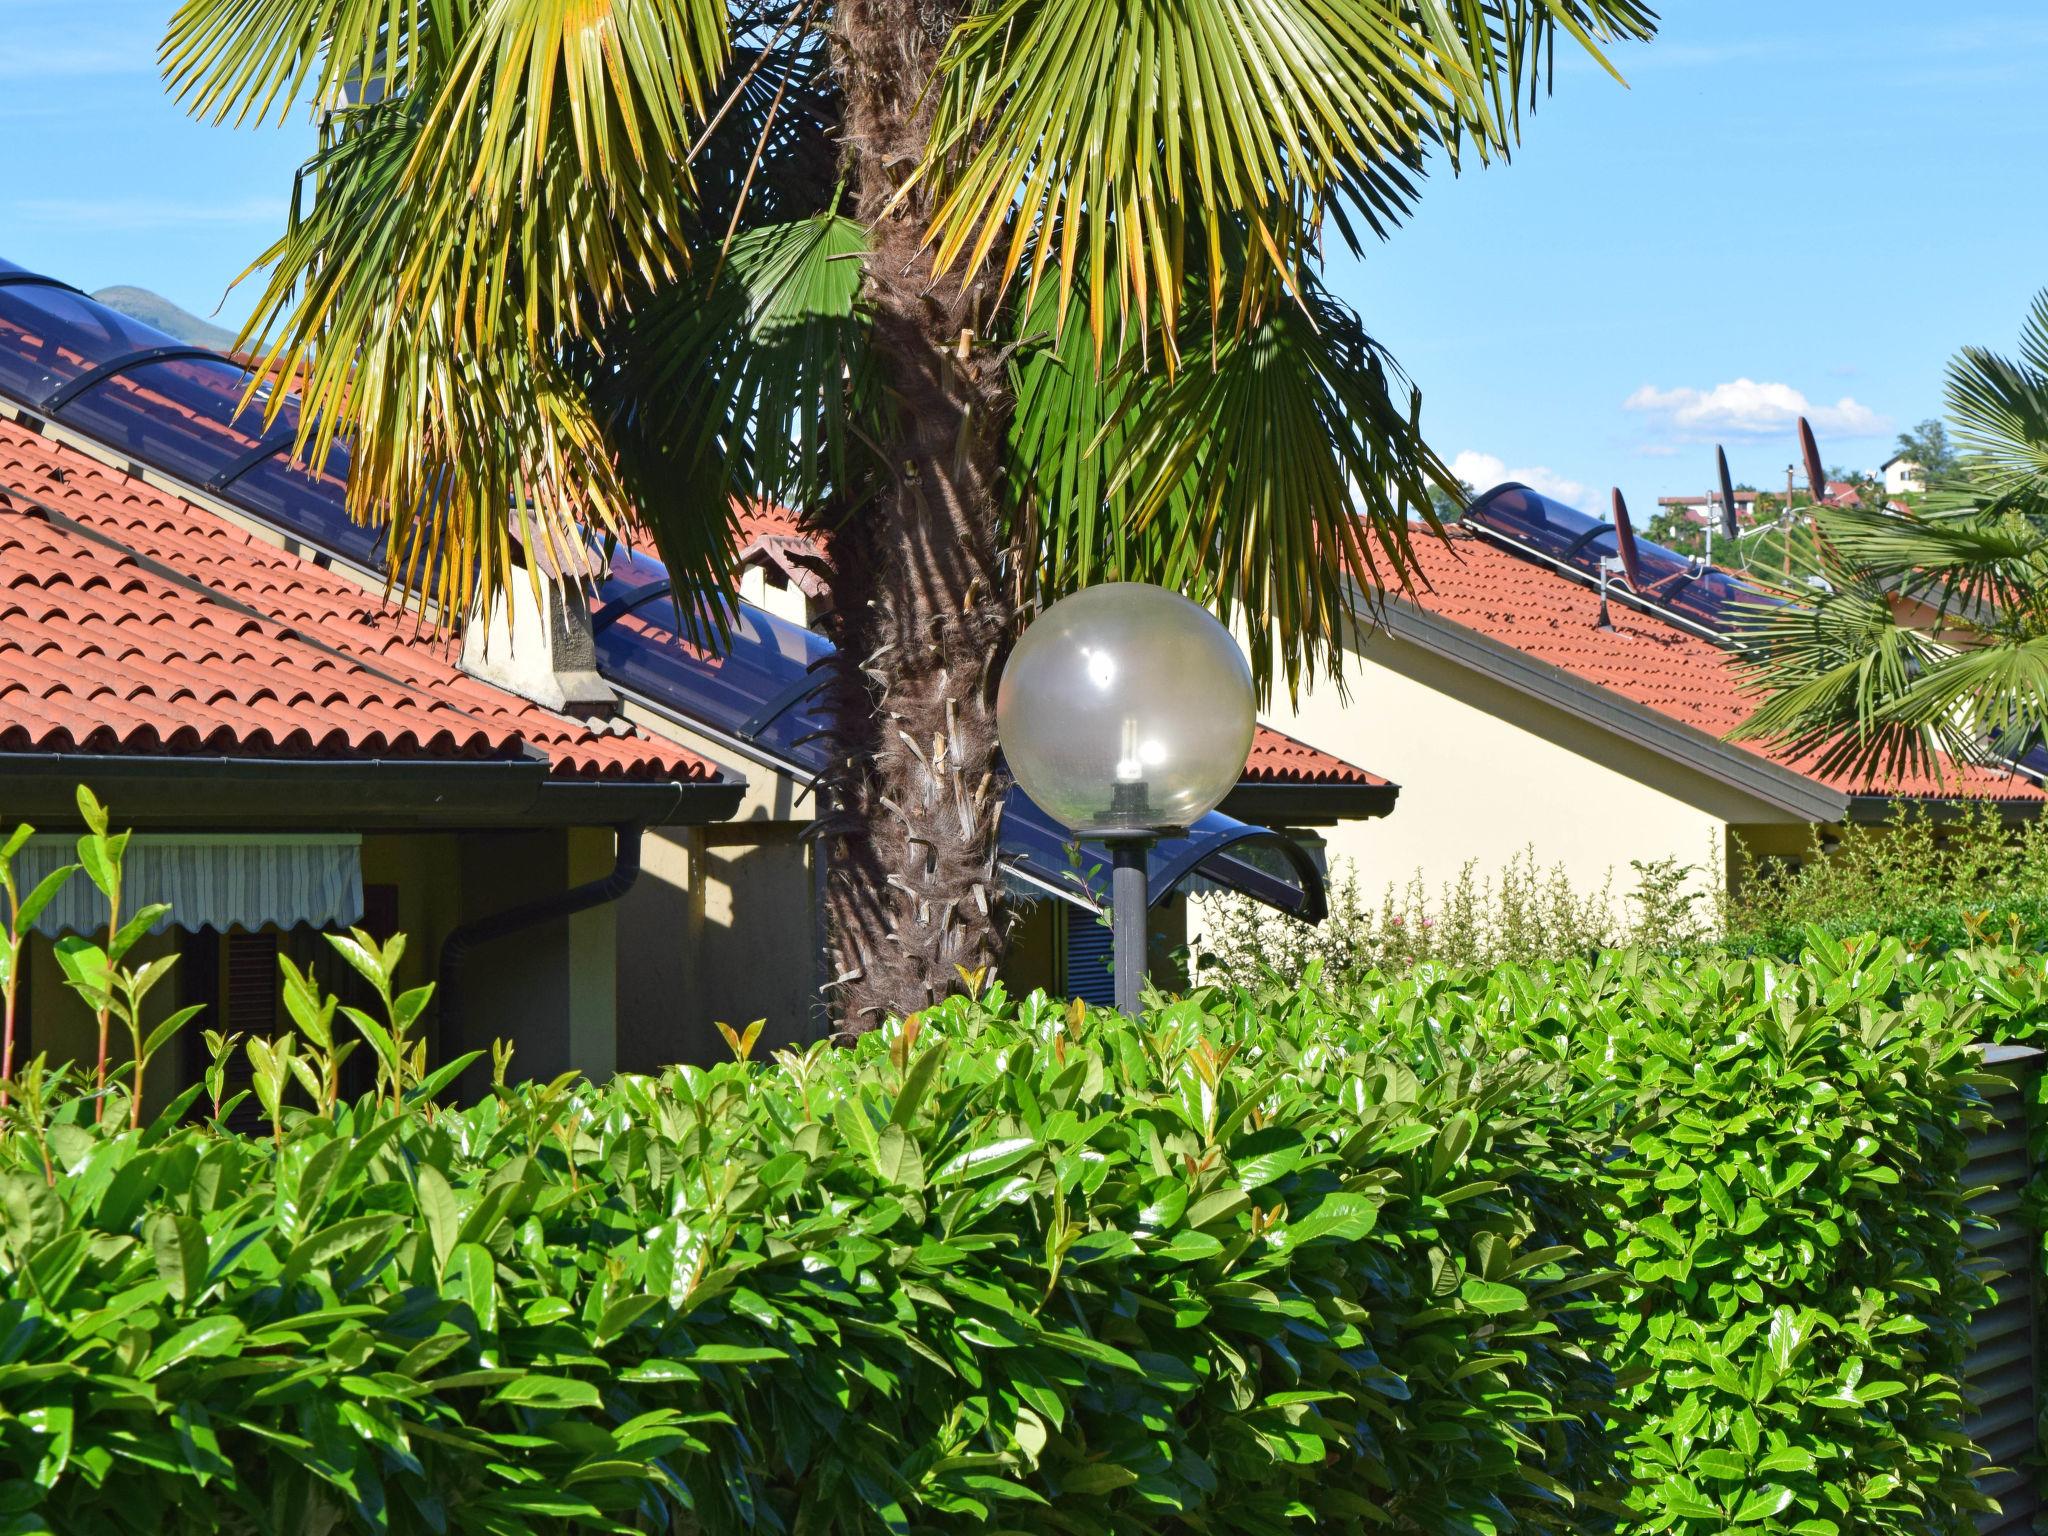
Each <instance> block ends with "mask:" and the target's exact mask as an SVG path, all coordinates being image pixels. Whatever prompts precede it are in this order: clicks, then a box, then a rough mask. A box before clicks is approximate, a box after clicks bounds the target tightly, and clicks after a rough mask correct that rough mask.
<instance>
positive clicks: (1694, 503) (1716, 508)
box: [1657, 491, 1762, 528]
mask: <svg viewBox="0 0 2048 1536" xmlns="http://www.w3.org/2000/svg"><path fill="white" fill-rule="evenodd" d="M1761 494H1762V493H1761V492H1759V491H1737V492H1736V493H1735V521H1736V523H1737V524H1738V525H1741V526H1747V525H1748V524H1750V523H1753V522H1755V521H1756V499H1757V497H1758V496H1759V495H1761ZM1657 505H1658V506H1660V507H1663V508H1666V509H1667V510H1669V511H1672V512H1675V513H1677V514H1679V515H1680V516H1682V517H1683V518H1684V519H1685V520H1686V521H1687V522H1688V523H1690V524H1692V525H1693V526H1694V527H1695V528H1704V527H1705V526H1706V524H1707V521H1708V519H1709V518H1712V519H1713V520H1714V522H1715V525H1716V526H1717V527H1718V526H1719V523H1720V517H1721V497H1720V494H1719V493H1718V492H1716V493H1715V494H1714V495H1711V496H1659V497H1658V498H1657Z"/></svg>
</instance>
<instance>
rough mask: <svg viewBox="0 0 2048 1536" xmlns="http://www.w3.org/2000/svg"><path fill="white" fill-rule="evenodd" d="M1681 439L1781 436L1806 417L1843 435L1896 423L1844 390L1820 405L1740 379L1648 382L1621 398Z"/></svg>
mask: <svg viewBox="0 0 2048 1536" xmlns="http://www.w3.org/2000/svg"><path fill="white" fill-rule="evenodd" d="M1621 408H1622V409H1623V410H1625V411H1640V412H1642V413H1643V414H1644V415H1646V416H1649V417H1651V418H1653V419H1655V420H1657V421H1658V422H1660V423H1661V424H1662V425H1663V426H1664V428H1665V429H1666V430H1667V431H1669V432H1671V433H1673V434H1675V435H1677V436H1678V437H1680V438H1682V439H1687V440H1693V441H1698V440H1702V439H1705V438H1711V437H1777V436H1780V435H1782V434H1784V433H1788V432H1790V431H1792V430H1793V427H1794V424H1795V423H1796V422H1797V421H1798V420H1799V418H1800V417H1801V416H1804V417H1805V418H1806V419H1807V420H1808V421H1810V422H1812V423H1813V429H1814V431H1815V432H1832V433H1835V434H1837V435H1838V436H1842V437H1882V436H1884V435H1885V434H1886V433H1888V432H1890V431H1891V423H1890V422H1889V421H1887V420H1886V419H1885V418H1884V417H1882V416H1880V415H1879V414H1878V413H1877V412H1875V411H1873V410H1872V409H1871V408H1870V407H1869V406H1867V405H1864V404H1862V403H1861V402H1860V401H1857V400H1854V399H1851V398H1850V397H1849V396H1847V395H1844V396H1843V397H1842V398H1841V399H1839V400H1837V401H1836V402H1835V403H1834V404H1833V405H1816V404H1815V403H1814V402H1813V401H1811V400H1808V399H1807V398H1806V396H1805V395H1803V394H1801V393H1800V392H1799V391H1798V390H1796V389H1794V388H1793V387H1792V386H1791V385H1790V384H1776V383H1761V384H1760V383H1758V382H1757V381H1756V380H1755V379H1735V380H1732V381H1731V382H1729V383H1726V384H1716V385H1715V386H1714V387H1713V388H1712V389H1705V390H1701V389H1686V388H1679V389H1659V388H1657V387H1656V386H1655V385H1654V384H1645V385H1644V386H1643V387H1642V388H1641V389H1639V390H1637V391H1636V392H1635V393H1634V394H1632V395H1630V396H1629V397H1628V398H1627V399H1626V400H1624V401H1622V403H1621Z"/></svg>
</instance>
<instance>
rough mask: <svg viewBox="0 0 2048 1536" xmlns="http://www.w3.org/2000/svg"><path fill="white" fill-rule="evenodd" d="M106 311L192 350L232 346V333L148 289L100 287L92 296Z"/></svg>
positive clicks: (219, 348)
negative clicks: (191, 347)
mask: <svg viewBox="0 0 2048 1536" xmlns="http://www.w3.org/2000/svg"><path fill="white" fill-rule="evenodd" d="M93 297H94V298H95V299H97V300H98V301H99V302H100V303H102V304H104V305H106V306H107V308H109V309H117V310H119V311H120V312H121V313H122V314H124V315H127V316H128V317H129V318H130V319H134V320H140V321H141V322H142V323H143V324H144V325H153V326H155V327H156V328H157V329H158V330H160V331H164V332H166V333H168V334H170V335H172V336H175V337H177V339H178V340H180V341H186V342H190V343H191V344H192V345H193V346H195V347H212V348H213V349H214V350H215V351H217V352H225V351H227V350H228V349H229V348H231V347H233V346H234V344H235V333H234V332H233V331H230V330H227V329H225V328H223V327H221V326H218V325H214V324H211V323H210V322H208V321H205V320H202V319H200V318H199V317H198V316H197V315H195V314H193V313H191V312H190V311H189V310H183V309H180V308H179V307H178V306H177V305H175V304H173V303H172V302H171V301H170V300H169V299H167V298H165V297H164V296H163V295H162V294H160V293H151V292H150V291H149V290H148V289H147V288H136V287H131V286H129V285H127V284H120V285H117V286H115V287H112V288H102V289H100V290H99V292H97V293H95V294H94V295H93Z"/></svg>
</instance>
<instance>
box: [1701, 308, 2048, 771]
mask: <svg viewBox="0 0 2048 1536" xmlns="http://www.w3.org/2000/svg"><path fill="white" fill-rule="evenodd" d="M1947 403H1948V409H1949V415H1950V418H1951V420H1952V421H1953V422H1954V423H1955V426H1956V436H1957V438H1958V439H1959V441H1960V445H1961V450H1962V452H1961V456H1960V458H1959V460H1958V464H1959V466H1960V472H1959V473H1958V474H1957V475H1956V476H1955V477H1954V478H1952V479H1951V480H1950V481H1949V482H1948V484H1947V485H1946V486H1944V487H1942V488H1941V489H1939V490H1936V489H1933V488H1932V487H1930V491H1929V494H1928V495H1927V497H1926V498H1925V499H1924V500H1923V501H1922V503H1921V505H1920V506H1918V507H1916V508H1914V509H1913V510H1912V511H1911V512H1910V513H1908V514H1905V515H1903V516H1902V515H1899V514H1896V513H1891V512H1887V511H1885V510H1884V508H1883V506H1882V504H1881V503H1880V504H1878V505H1876V506H1866V507H1863V508H1855V509H1845V508H1821V509H1819V510H1818V511H1817V512H1816V514H1815V521H1816V523H1817V525H1818V527H1819V529H1820V531H1821V533H1822V534H1823V535H1824V539H1823V541H1822V542H1821V544H1820V551H1821V558H1822V562H1823V563H1822V570H1821V574H1822V575H1823V576H1825V578H1826V579H1827V581H1828V583H1829V585H1830V587H1831V588H1832V590H1831V591H1830V592H1828V593H1826V594H1825V595H1823V596H1820V597H1819V598H1817V599H1815V600H1812V601H1801V602H1795V603H1793V604H1791V605H1789V606H1787V607H1785V608H1782V609H1777V610H1773V611H1769V612H1764V613H1759V614H1757V615H1756V616H1755V617H1754V618H1753V619H1752V620H1751V621H1750V622H1749V623H1748V624H1747V625H1746V626H1745V632H1744V638H1745V639H1746V640H1747V641H1748V642H1749V644H1750V646H1751V647H1752V649H1751V650H1750V652H1749V655H1748V660H1747V665H1748V668H1749V672H1750V684H1751V686H1752V687H1753V688H1755V689H1756V690H1757V691H1759V692H1760V693H1762V694H1763V695H1764V699H1763V702H1762V703H1761V704H1760V705H1759V706H1758V708H1757V709H1756V711H1755V712H1754V713H1753V714H1752V715H1751V716H1750V717H1749V719H1748V720H1746V721H1745V722H1744V723H1743V724H1742V726H1741V727H1740V728H1739V729H1738V730H1737V732H1736V733H1735V734H1736V735H1737V736H1738V737H1742V738H1748V739H1762V740H1775V741H1779V742H1782V743H1785V744H1787V745H1790V746H1792V747H1794V748H1795V749H1800V750H1810V751H1812V752H1814V753H1815V754H1816V757H1817V760H1818V762H1819V764H1820V765H1821V767H1822V768H1824V769H1827V770H1844V771H1849V772H1853V773H1855V774H1856V775H1858V776H1859V777H1863V778H1865V779H1866V780H1867V781H1868V782H1869V783H1871V784H1873V785H1875V786H1877V787H1880V788H1881V787H1884V786H1885V785H1886V784H1887V783H1889V782H1896V780H1897V779H1899V778H1900V777H1902V776H1904V775H1908V774H1917V773H1939V772H1940V758H1939V757H1938V756H1937V754H1945V755H1946V756H1947V757H1949V758H1952V759H1955V760H1957V761H1960V762H1968V763H2002V762H2006V761H2010V760H2012V759H2014V758H2017V757H2018V756H2020V755H2021V754H2022V753H2024V752H2026V751H2028V750H2029V749H2030V748H2032V747H2034V746H2036V745H2038V744H2039V743H2040V741H2041V740H2042V737H2043V733H2044V729H2048V291H2044V292H2043V293H2042V294H2041V295H2040V296H2038V297H2037V298H2036V299H2035V300H2034V305H2033V309H2032V311H2031V313H2030V314H2029V316H2028V319H2027V322H2026V325H2025V328H2024V329H2023V330H2022V332H2021V335H2020V350H2019V355H2018V356H2017V357H2016V358H2008V357H2005V356H2003V355H2001V354H1999V353H1996V352H1991V351H1988V350H1986V349H1984V348H1980V347H1966V348H1965V349H1963V351H1962V352H1960V353H1959V354H1958V355H1957V356H1956V358H1955V360H1954V361H1953V362H1951V363H1950V364H1949V368H1948V385H1947Z"/></svg>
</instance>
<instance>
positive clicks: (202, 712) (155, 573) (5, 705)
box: [0, 419, 717, 780]
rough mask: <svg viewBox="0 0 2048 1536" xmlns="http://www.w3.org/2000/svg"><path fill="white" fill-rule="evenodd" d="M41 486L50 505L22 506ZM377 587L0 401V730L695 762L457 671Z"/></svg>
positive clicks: (28, 746) (120, 744)
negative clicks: (10, 412)
mask: <svg viewBox="0 0 2048 1536" xmlns="http://www.w3.org/2000/svg"><path fill="white" fill-rule="evenodd" d="M27 497H35V498H37V499H38V500H39V501H41V502H43V503H45V504H47V505H48V506H50V507H51V508H53V509H55V511H56V512H58V513H59V514H61V517H62V518H63V519H67V520H69V521H70V522H71V523H74V524H76V525H77V526H76V527H67V526H65V524H64V523H63V522H61V521H58V520H56V519H52V518H50V517H46V516H45V515H43V514H42V513H41V512H40V511H38V510H36V508H35V507H33V506H32V505H31V504H30V503H29V502H28V500H27V499H26V498H27ZM451 650H452V642H451V640H450V639H449V637H448V636H447V635H445V634H440V633H436V632H435V631H433V630H430V629H427V628H426V627H424V626H423V625H422V624H421V623H419V622H418V621H417V620H416V619H414V618H412V617H410V616H407V615H406V614H404V613H403V612H401V611H400V610H399V609H398V608H397V607H395V606H394V605H393V604H391V603H389V602H387V601H385V600H384V599H382V598H381V597H380V596H379V595H378V594H376V593H374V592H371V591H368V590H366V589H365V588H364V587H362V586H360V585H358V584H357V583H356V582H354V581H351V580H349V579H348V578H346V577H344V576H341V575H339V574H337V573H335V572H333V571H329V570H325V569H323V568H321V567H319V566H317V565H314V564H312V563H311V562H309V561H306V560H303V559H300V558H299V557H297V556H295V555H291V554H287V553H286V552H285V551H283V550H281V549H278V548H276V547H275V546H273V545H270V544H268V543H265V542H264V541H263V540H261V539H258V538H256V537H254V536H252V535H251V534H248V533H246V532H244V531H243V530H241V529H240V528H238V527H236V526H235V525H234V524H232V523H230V522H228V521H227V520H226V519H225V518H222V517H219V516H216V515H215V514H213V513H210V512H207V511H205V510H204V509H202V508H200V507H196V506H194V505H192V504H191V503H189V502H186V501H183V500H181V499H179V498H177V497H175V496H172V495H169V494H167V493H164V492H161V491H158V490H156V489H154V488H153V487H151V486H148V485H146V484H144V483H142V482H140V481H137V480H134V479H131V478H129V477H127V476H125V475H121V474H119V473H117V472H116V471H114V470H111V469H108V468H106V467H105V466H103V465H101V464H100V463H98V462H97V461H96V460H93V459H91V458H88V457H86V456H85V455H84V454H81V453H77V452H74V451H72V450H71V449H68V448H65V447H62V446H60V445H58V444H55V443H53V442H50V441H49V440H47V439H45V438H43V437H40V436H38V435H37V434H35V433H33V432H31V431H29V430H28V429H27V428H25V427H23V426H22V425H20V424H19V423H17V422H13V421H9V420H5V419H0V750H5V751H14V752H23V751H42V752H60V751H62V752H107V753H141V754H175V753H209V754H220V755H225V756H249V757H279V756H283V757H309V758H342V759H363V758H385V757H409V758H517V757H521V756H523V755H525V754H526V752H527V751H528V750H529V749H537V750H539V751H541V752H542V753H544V754H545V755H546V756H547V757H548V759H549V761H550V763H551V765H552V769H553V772H554V774H555V775H556V776H558V777H564V778H577V779H699V780H702V779H710V778H713V777H715V776H716V774H717V768H716V766H715V765H714V764H712V763H710V762H709V761H707V760H706V759H704V758H701V757H697V756H695V755H694V754H692V753H689V752H685V751H683V750H681V749H680V748H678V747H675V746H673V745H672V744H670V743H668V742H665V741H660V740H655V739H652V738H649V737H645V736H639V735H615V734H610V733H607V732H604V731H600V730H593V729H592V728H591V727H589V726H588V725H586V724H584V723H582V722H580V721H577V720H572V719H570V718H568V717H566V716H563V715H558V714H555V713H553V712H552V711H550V710H547V709H543V708H541V707H540V706H539V705H537V704H533V703H531V702H529V701H528V700H526V699H523V698H521V697H519V696H518V695H516V694H513V693H510V692H508V691H507V690H505V689H502V688H499V687H496V686H494V685H492V684H489V683H485V682H482V681H480V680H479V679H476V678H473V677H471V676H469V675H468V674H466V673H464V672H463V671H462V670H461V669H460V668H459V667H457V666H456V665H455V664H454V661H453V659H452V656H451Z"/></svg>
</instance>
